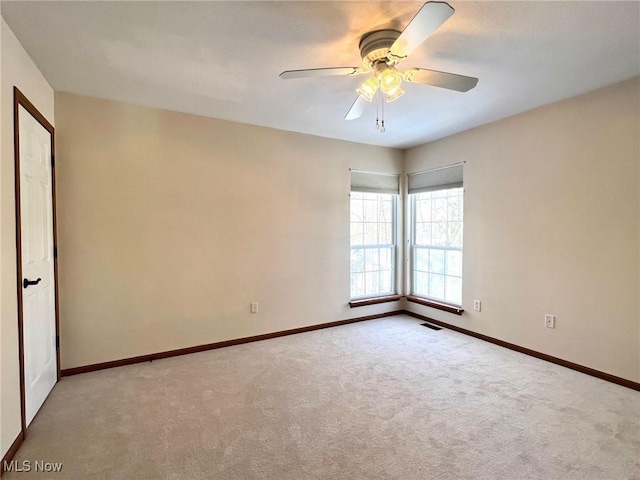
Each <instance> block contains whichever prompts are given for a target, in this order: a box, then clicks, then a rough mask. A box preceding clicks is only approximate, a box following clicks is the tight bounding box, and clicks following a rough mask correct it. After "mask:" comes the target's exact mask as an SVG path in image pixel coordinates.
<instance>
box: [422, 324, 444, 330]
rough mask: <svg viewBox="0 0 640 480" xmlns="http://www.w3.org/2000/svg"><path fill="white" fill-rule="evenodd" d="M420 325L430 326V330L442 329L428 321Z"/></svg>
mask: <svg viewBox="0 0 640 480" xmlns="http://www.w3.org/2000/svg"><path fill="white" fill-rule="evenodd" d="M420 325H422V326H423V327H427V328H430V329H431V330H442V328H441V327H436V326H435V325H431V324H430V323H421V324H420Z"/></svg>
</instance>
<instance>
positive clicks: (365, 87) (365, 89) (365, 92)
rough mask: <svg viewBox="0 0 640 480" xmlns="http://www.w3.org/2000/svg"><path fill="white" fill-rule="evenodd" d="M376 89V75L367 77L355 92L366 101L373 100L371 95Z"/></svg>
mask: <svg viewBox="0 0 640 480" xmlns="http://www.w3.org/2000/svg"><path fill="white" fill-rule="evenodd" d="M377 91H378V79H377V78H376V77H369V78H368V79H367V80H365V82H364V83H363V84H362V85H360V86H359V87H358V88H357V89H356V92H358V95H360V96H361V97H362V98H364V99H365V100H366V101H367V102H372V101H373V96H374V95H375V94H376V92H377Z"/></svg>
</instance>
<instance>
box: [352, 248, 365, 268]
mask: <svg viewBox="0 0 640 480" xmlns="http://www.w3.org/2000/svg"><path fill="white" fill-rule="evenodd" d="M351 272H353V273H357V272H364V250H363V249H362V248H352V249H351Z"/></svg>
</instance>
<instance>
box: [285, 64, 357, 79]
mask: <svg viewBox="0 0 640 480" xmlns="http://www.w3.org/2000/svg"><path fill="white" fill-rule="evenodd" d="M361 73H365V71H364V69H362V68H360V67H332V68H310V69H307V70H287V71H285V72H282V73H281V74H280V78H283V79H285V80H288V79H290V78H307V77H330V76H333V75H347V76H348V75H360V74H361Z"/></svg>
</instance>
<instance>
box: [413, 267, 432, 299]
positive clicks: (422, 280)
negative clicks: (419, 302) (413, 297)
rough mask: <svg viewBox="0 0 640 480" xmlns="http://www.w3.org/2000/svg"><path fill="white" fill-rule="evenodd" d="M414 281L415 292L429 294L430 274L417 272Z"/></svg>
mask: <svg viewBox="0 0 640 480" xmlns="http://www.w3.org/2000/svg"><path fill="white" fill-rule="evenodd" d="M413 283H414V285H413V293H415V294H417V295H425V296H427V295H429V274H427V273H422V272H416V273H415V281H414V282H413Z"/></svg>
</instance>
